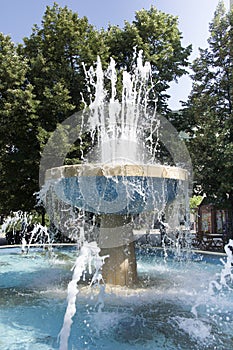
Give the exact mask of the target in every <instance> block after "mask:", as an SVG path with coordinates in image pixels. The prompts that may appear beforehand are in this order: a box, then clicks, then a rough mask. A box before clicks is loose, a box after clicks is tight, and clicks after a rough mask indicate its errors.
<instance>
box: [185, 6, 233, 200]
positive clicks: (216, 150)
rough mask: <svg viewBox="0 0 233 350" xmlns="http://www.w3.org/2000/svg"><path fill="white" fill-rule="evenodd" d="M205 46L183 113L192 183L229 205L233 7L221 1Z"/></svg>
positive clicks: (232, 183)
mask: <svg viewBox="0 0 233 350" xmlns="http://www.w3.org/2000/svg"><path fill="white" fill-rule="evenodd" d="M208 44H209V46H208V48H207V49H204V50H202V49H200V56H199V57H198V58H197V59H196V60H195V61H194V63H193V66H192V68H193V72H194V73H193V76H192V79H193V87H192V91H191V94H190V96H189V100H188V103H187V106H186V107H187V109H186V110H184V115H185V116H186V117H187V120H188V121H189V123H188V124H189V127H187V128H186V130H187V131H188V132H189V134H190V136H191V139H190V141H189V146H190V152H191V155H192V160H193V165H194V170H195V181H196V189H197V190H198V191H199V192H200V193H206V195H207V196H208V197H209V198H211V199H212V200H214V201H220V202H221V201H225V200H227V199H230V201H231V203H232V206H233V110H232V103H233V11H232V10H231V11H230V12H229V13H226V11H225V8H224V5H223V2H220V3H219V5H218V7H217V9H216V12H215V15H214V19H213V21H212V22H211V23H210V37H209V39H208Z"/></svg>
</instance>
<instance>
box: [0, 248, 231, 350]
mask: <svg viewBox="0 0 233 350" xmlns="http://www.w3.org/2000/svg"><path fill="white" fill-rule="evenodd" d="M0 252H1V254H0V266H1V280H0V293H1V295H0V296H1V297H0V308H1V312H0V329H1V349H2V350H9V349H22V350H27V349H30V350H38V349H40V350H55V349H59V344H58V341H57V335H58V333H59V331H60V328H61V325H62V322H63V316H64V312H65V307H66V297H67V292H66V287H67V283H68V281H69V280H70V279H71V275H72V271H71V270H70V269H71V267H72V266H73V264H74V261H75V259H76V254H77V251H76V249H75V248H71V249H70V248H64V247H63V249H61V248H56V249H54V252H53V254H52V255H51V256H50V257H48V255H47V254H48V252H47V254H46V252H45V251H43V250H42V249H36V250H34V249H32V250H30V252H29V254H28V255H23V254H21V249H20V248H10V249H5V248H2V249H1V251H0ZM220 259H225V256H224V255H223V254H221V255H206V256H204V255H200V254H197V255H196V256H193V258H192V259H190V260H189V261H182V260H181V261H178V260H176V259H174V257H172V255H171V256H170V255H169V257H168V258H167V260H166V262H165V261H164V255H163V251H162V250H158V249H156V250H151V251H150V252H149V253H148V251H145V252H144V251H137V265H138V275H139V281H140V283H141V286H140V287H138V288H136V289H134V290H132V289H127V288H125V287H124V288H118V287H116V288H115V289H114V290H113V293H111V290H107V291H106V293H105V294H104V299H103V301H104V307H103V308H102V309H101V310H99V308H98V305H99V304H98V300H99V299H98V296H97V294H98V290H97V289H94V290H95V292H94V291H93V289H92V291H91V292H90V288H89V289H87V288H86V287H84V288H82V287H81V286H79V288H80V293H79V294H78V300H77V303H76V306H77V315H75V317H74V319H73V321H74V323H73V327H72V332H71V335H70V339H69V349H71V348H72V349H74V350H75V349H90V350H94V349H101V348H103V349H104V348H106V349H113V350H117V349H119V348H120V349H122V350H130V349H134V350H137V349H138V350H142V349H149V350H163V349H164V350H165V349H171V350H176V349H214V348H216V349H222V350H227V349H231V348H232V327H233V317H232V315H233V295H232V290H229V289H228V290H226V289H225V290H224V289H223V290H221V291H219V292H218V291H217V290H215V291H213V292H212V293H211V292H210V288H209V286H210V284H211V283H212V282H213V281H215V280H216V281H218V282H219V278H220V277H219V276H220V274H221V270H222V268H223V265H222V263H221V261H220ZM90 294H91V295H92V298H91V297H90Z"/></svg>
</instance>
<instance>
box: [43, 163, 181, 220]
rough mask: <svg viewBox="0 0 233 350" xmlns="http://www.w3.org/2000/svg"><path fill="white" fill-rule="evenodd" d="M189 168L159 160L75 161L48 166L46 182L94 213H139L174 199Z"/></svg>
mask: <svg viewBox="0 0 233 350" xmlns="http://www.w3.org/2000/svg"><path fill="white" fill-rule="evenodd" d="M187 180H188V172H187V170H185V169H182V168H179V167H172V166H165V165H159V164H155V165H152V164H149V165H148V164H147V165H144V164H95V163H87V164H85V163H84V164H76V165H65V166H60V167H55V168H51V169H48V170H47V171H46V176H45V182H47V183H50V184H52V186H53V188H54V191H55V193H56V195H57V196H58V197H59V198H60V199H61V200H63V201H64V202H66V203H69V204H70V205H72V206H74V207H77V208H80V209H83V210H85V211H89V212H92V213H95V214H112V213H114V214H118V215H125V214H131V215H133V214H138V213H141V212H143V211H152V210H154V209H155V208H161V207H162V206H163V205H164V203H166V204H167V203H170V202H172V201H173V200H174V199H175V198H176V195H177V193H178V188H179V184H180V183H182V182H184V181H187Z"/></svg>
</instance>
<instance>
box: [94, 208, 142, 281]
mask: <svg viewBox="0 0 233 350" xmlns="http://www.w3.org/2000/svg"><path fill="white" fill-rule="evenodd" d="M130 221H131V218H130V216H125V215H116V214H105V215H101V226H100V237H99V246H100V248H101V255H104V256H107V258H106V259H105V263H104V265H103V270H102V275H103V278H104V281H105V283H107V284H111V285H120V286H133V285H135V283H136V282H137V266H136V256H135V249H134V242H133V229H132V225H131V222H130Z"/></svg>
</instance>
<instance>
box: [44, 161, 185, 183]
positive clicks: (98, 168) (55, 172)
mask: <svg viewBox="0 0 233 350" xmlns="http://www.w3.org/2000/svg"><path fill="white" fill-rule="evenodd" d="M84 176H85V177H88V176H89V177H93V176H104V177H110V176H121V177H143V178H145V177H149V178H163V179H175V180H182V181H187V180H188V178H189V177H188V171H187V170H186V169H183V168H180V167H175V166H170V165H161V164H127V163H124V164H112V163H107V164H100V163H83V164H72V165H63V166H59V167H54V168H50V169H47V170H46V172H45V181H49V180H58V179H60V178H70V177H84Z"/></svg>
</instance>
